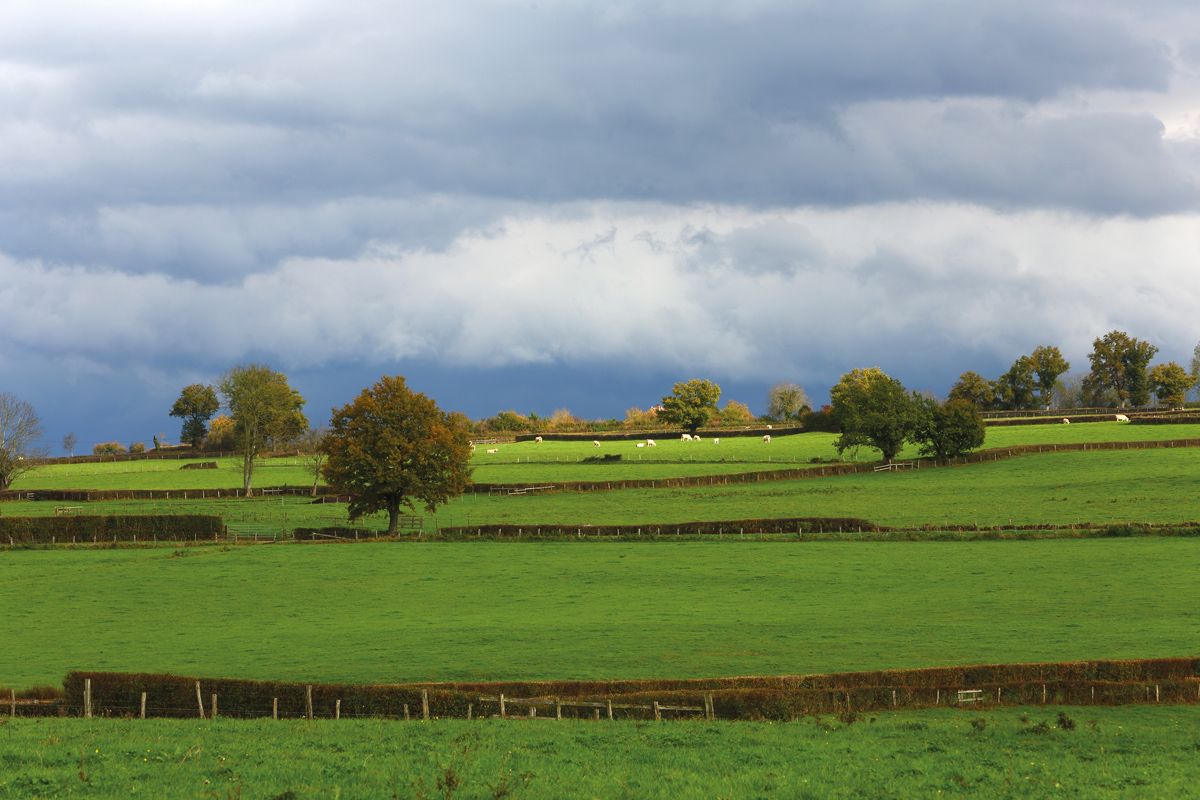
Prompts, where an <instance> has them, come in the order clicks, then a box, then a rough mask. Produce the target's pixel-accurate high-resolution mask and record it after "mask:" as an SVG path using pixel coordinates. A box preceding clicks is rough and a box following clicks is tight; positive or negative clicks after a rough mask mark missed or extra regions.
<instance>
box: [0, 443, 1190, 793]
mask: <svg viewBox="0 0 1200 800" xmlns="http://www.w3.org/2000/svg"><path fill="white" fill-rule="evenodd" d="M1197 432H1198V429H1197V428H1196V427H1194V426H1132V425H1128V424H1124V423H1091V424H1087V425H1071V426H1060V425H1046V426H1014V427H999V428H990V429H989V430H988V440H987V446H988V447H1006V446H1017V445H1022V444H1057V443H1074V442H1083V441H1088V442H1100V441H1141V440H1155V439H1157V440H1164V439H1180V438H1189V437H1192V436H1195V435H1196V434H1197ZM835 439H836V437H835V436H834V435H832V434H819V433H812V434H802V435H799V436H791V437H782V438H780V437H777V438H775V439H773V441H772V442H771V443H770V444H769V445H768V444H764V443H763V442H762V440H761V439H758V438H746V439H722V442H721V444H720V445H714V444H712V442H711V441H703V442H700V443H683V442H680V441H679V440H678V439H674V440H659V446H658V447H656V448H652V449H650V448H636V447H635V446H634V445H635V443H633V442H617V443H605V444H604V446H602V447H601V448H595V447H593V446H592V445H591V444H590V443H588V442H583V443H560V442H544V443H542V444H540V445H538V444H535V443H532V442H531V443H521V444H510V445H500V446H499V453H497V454H492V455H488V454H486V453H484V452H483V450H484V449H485V448H480V449H479V451H478V452H477V453H476V456H475V458H474V463H475V465H476V466H477V470H476V473H475V477H476V480H477V481H480V482H514V483H515V482H524V483H532V482H541V481H546V482H550V481H569V480H583V481H588V480H605V479H607V480H611V481H614V482H615V481H619V480H622V479H632V478H653V479H659V478H668V477H683V476H694V475H708V476H712V478H713V479H712V482H711V483H710V485H708V486H699V487H692V488H683V489H680V488H674V489H662V488H657V489H655V488H652V489H638V490H613V491H604V492H594V493H592V492H586V493H575V492H559V493H550V494H544V495H529V496H519V497H509V496H503V495H494V496H488V495H485V494H469V495H467V496H464V497H463V498H461V499H459V500H456V501H454V502H452V503H450V504H449V505H448V506H445V507H443V508H442V509H440V510H439V512H438V514H437V515H436V517H433V516H429V517H427V519H426V523H425V527H426V530H431V529H433V528H434V527H436V526H439V525H440V526H456V525H461V526H471V525H482V524H485V523H486V524H497V523H507V524H513V525H525V526H528V527H530V528H537V527H540V526H545V527H554V526H559V527H563V528H571V527H572V526H577V527H580V528H582V527H583V526H585V525H589V524H593V525H595V524H605V525H622V526H630V527H631V528H633V527H634V526H638V525H644V526H647V527H646V530H645V531H643V534H644V537H643V539H642V540H641V541H638V542H629V541H611V540H610V541H604V542H603V543H602V544H601V543H597V542H596V540H595V539H593V540H591V541H588V540H586V539H584V540H581V541H575V542H572V541H562V542H539V543H531V542H525V543H521V544H514V543H512V542H491V541H475V542H461V543H454V542H438V541H433V542H430V541H424V542H379V543H363V544H359V545H355V546H348V545H346V546H343V545H336V544H316V545H293V544H287V545H279V546H264V547H231V546H204V545H200V546H189V547H173V546H160V547H143V548H138V547H129V546H122V547H113V548H106V547H97V548H90V547H71V546H67V547H33V548H29V549H19V550H10V549H9V548H7V547H5V548H0V549H3V550H6V551H7V552H6V553H5V554H4V555H3V556H0V608H4V609H5V613H4V614H2V615H0V642H3V646H2V647H0V686H4V687H8V686H12V687H16V688H27V687H31V686H37V685H56V684H59V683H60V682H61V681H62V678H63V676H64V675H65V673H66V672H67V671H68V670H71V669H88V670H106V671H126V672H174V673H178V674H188V675H197V676H205V677H222V676H227V677H238V678H250V679H268V680H271V679H273V680H287V681H317V682H349V683H380V682H412V681H480V680H501V679H503V680H537V679H567V680H570V679H620V678H655V677H667V678H691V677H713V676H736V675H786V674H804V673H820V672H838V671H854V670H875V669H890V668H911V667H930V666H945V665H952V664H981V663H1012V662H1021V661H1066V660H1084V659H1109V658H1114V659H1115V658H1153V657H1169V656H1180V655H1189V654H1193V653H1194V652H1195V646H1196V645H1195V642H1196V639H1195V633H1196V629H1197V613H1198V612H1196V610H1195V608H1194V602H1193V596H1194V590H1195V574H1196V572H1195V567H1194V564H1195V563H1196V561H1197V559H1198V557H1200V539H1194V538H1159V537H1137V538H1122V539H1070V538H1067V539H1054V540H1034V541H1012V540H1002V541H974V542H936V541H921V542H901V541H897V542H862V541H822V542H811V541H809V542H802V543H801V542H782V541H765V542H764V541H759V540H756V539H745V540H743V539H731V538H729V537H726V539H725V540H724V541H722V542H717V541H712V540H705V541H696V540H679V539H659V540H654V539H652V538H650V537H649V536H648V534H649V532H650V526H652V525H653V524H654V523H656V522H684V521H690V520H714V521H715V520H726V519H738V518H769V517H796V516H805V517H863V518H867V519H870V520H872V521H874V522H876V523H879V524H883V525H888V526H894V527H906V526H914V527H915V526H920V525H926V524H938V523H947V524H950V525H974V524H978V525H980V526H993V525H1002V526H1007V525H1009V524H1012V525H1045V526H1059V527H1062V526H1069V525H1071V524H1072V523H1078V522H1096V523H1105V522H1110V521H1115V522H1142V521H1148V522H1151V523H1177V522H1181V521H1184V520H1195V519H1196V518H1197V517H1198V516H1200V514H1197V508H1200V506H1198V503H1197V500H1198V499H1200V497H1198V490H1197V488H1196V484H1195V480H1194V477H1193V476H1194V475H1195V474H1196V473H1197V466H1198V463H1200V449H1197V448H1179V449H1163V450H1127V451H1095V452H1072V453H1043V454H1037V455H1027V456H1021V457H1018V458H1013V459H1008V460H1003V461H995V462H992V463H985V464H979V465H971V466H962V467H954V468H943V469H922V470H920V471H913V472H903V473H880V474H862V475H849V476H840V477H815V478H811V479H807V480H792V481H779V482H762V483H750V484H742V485H732V484H721V483H720V482H719V481H720V476H722V475H725V474H728V473H730V472H746V471H752V470H763V469H774V468H779V467H791V466H793V465H799V464H802V463H811V462H812V460H813V459H821V460H826V459H833V458H836V452H835V450H834V447H833V442H834V440H835ZM610 452H620V453H622V454H623V455H624V459H623V460H622V462H620V463H619V464H603V465H601V464H584V463H582V459H583V458H586V457H588V456H594V455H597V454H604V453H610ZM651 453H652V454H653V455H654V459H653V460H651V459H650V454H651ZM910 454H915V452H914V448H911V447H910V448H909V451H908V452H907V453H904V454H902V455H910ZM847 455H848V457H851V456H850V454H847ZM639 456H640V457H641V461H638V458H639ZM877 457H878V454H877V453H873V452H868V451H867V450H866V449H863V450H861V451H859V453H858V454H857V458H858V459H860V460H863V461H866V460H872V459H875V458H877ZM722 459H724V460H722ZM767 459H770V460H769V461H768V460H767ZM179 465H180V462H178V461H174V462H155V461H142V462H131V463H119V464H98V465H62V464H56V465H50V466H47V467H44V468H43V469H41V470H39V472H38V473H35V474H33V475H30V476H27V477H25V478H23V479H21V480H20V481H19V482H18V483H17V484H16V485H15V486H14V488H16V489H19V490H22V489H23V490H30V491H33V490H37V489H66V490H81V491H86V490H104V489H154V490H163V491H170V492H172V495H173V496H172V499H170V500H165V499H156V500H138V501H113V502H95V503H87V502H84V503H79V504H78V505H80V506H81V507H82V508H83V513H100V514H103V513H217V514H220V515H222V516H223V517H224V518H225V519H226V521H227V522H228V523H230V525H231V527H241V528H242V529H247V528H261V529H272V530H286V529H289V528H294V527H297V526H306V527H321V526H327V525H339V524H344V523H345V521H346V516H345V506H342V505H336V504H323V505H322V504H318V505H312V504H310V503H309V501H308V499H307V498H305V497H301V496H294V495H283V496H276V497H271V498H265V499H258V498H256V499H253V500H246V499H244V498H243V499H229V498H226V497H222V498H220V499H219V500H213V499H204V500H196V499H194V498H189V499H186V500H181V499H180V498H179V497H178V496H177V495H176V494H175V493H176V492H189V493H194V492H195V491H204V492H208V491H210V490H216V489H221V490H224V489H229V488H233V487H236V486H239V485H240V483H241V463H240V461H239V460H237V459H221V460H220V461H219V468H218V469H216V470H186V471H180V470H179V469H178V466H179ZM814 466H817V467H818V468H819V465H814ZM311 481H312V476H311V473H309V472H307V471H306V470H305V468H304V466H303V464H302V462H300V461H298V460H287V459H279V460H270V461H265V462H263V463H262V464H261V465H259V466H258V467H257V468H256V475H255V485H256V486H258V487H263V486H279V485H290V486H310V485H311ZM55 505H56V503H54V502H8V503H4V504H2V505H0V513H3V514H4V515H5V516H17V515H48V514H53V513H54V507H55ZM366 522H367V524H366V527H367V528H368V529H372V528H373V529H376V530H378V529H380V528H382V527H383V526H384V525H385V520H384V518H383V517H382V516H375V517H372V518H369V519H368V520H367V521H366ZM629 533H635V531H634V530H631V531H629ZM0 710H3V706H0ZM1060 710H1061V711H1062V712H1063V713H1064V714H1066V715H1068V716H1069V717H1070V718H1072V719H1073V720H1074V721H1076V722H1077V725H1076V726H1075V728H1074V729H1073V730H1068V729H1067V728H1066V727H1064V726H1063V725H1062V724H1061V721H1060V720H1059V718H1058V713H1059V712H1060ZM1197 749H1200V709H1198V708H1196V707H1191V708H1180V707H1174V708H1172V707H1126V708H1103V707H1089V708H1064V709H1059V708H1058V707H1055V708H1052V709H1041V708H1030V709H997V710H991V711H985V712H979V711H960V710H934V711H905V712H903V713H900V714H878V715H877V717H876V718H875V719H872V720H864V721H862V722H860V723H858V724H852V725H848V724H845V723H844V722H839V721H837V720H834V719H832V718H828V719H821V720H812V719H809V720H804V721H799V722H792V723H787V724H782V725H769V724H754V723H736V724H731V723H708V722H703V721H688V722H683V723H676V722H670V723H644V722H643V723H633V722H628V723H626V722H617V723H601V724H596V723H585V722H563V723H547V722H543V721H537V722H530V721H508V722H499V721H493V720H482V721H475V722H467V721H463V720H435V721H433V722H430V723H418V722H413V723H410V724H405V723H399V722H385V721H380V720H370V721H367V720H358V721H341V722H336V723H335V722H331V721H316V722H310V723H305V722H296V721H289V722H279V723H272V722H269V721H234V720H225V719H217V720H206V721H168V720H150V721H145V722H143V721H134V720H100V719H97V720H73V719H43V720H40V721H39V720H31V719H20V718H17V719H13V720H5V719H4V718H3V717H0V800H2V798H5V797H21V798H26V797H29V798H33V797H51V796H53V797H73V796H79V797H116V796H122V797H124V796H131V795H135V794H146V795H148V796H153V797H156V798H158V797H162V798H172V797H230V798H232V797H242V796H245V797H263V798H275V800H279V799H280V798H288V799H289V800H297V799H298V798H308V797H318V796H321V797H324V796H332V797H347V798H351V797H378V796H380V795H382V796H385V797H386V796H393V797H414V798H417V797H502V796H511V797H532V798H538V797H554V798H559V797H623V796H629V797H639V798H641V797H664V798H665V797H671V798H674V797H693V796H695V797H776V796H787V797H812V798H817V797H820V798H825V797H868V796H889V797H898V798H903V797H930V796H942V795H949V794H953V793H959V794H962V795H970V796H983V797H990V796H1002V795H1003V796H1016V797H1044V796H1047V795H1050V794H1058V793H1066V794H1071V795H1073V796H1077V797H1093V796H1096V797H1099V796H1109V795H1111V794H1116V793H1120V794H1121V795H1123V796H1129V797H1173V796H1187V795H1188V794H1189V793H1192V794H1194V793H1195V792H1194V790H1193V789H1192V788H1191V787H1193V786H1194V785H1195V784H1196V782H1197V780H1198V779H1200V767H1198V766H1196V761H1195V758H1194V755H1195V751H1196V750H1197ZM264 754H269V757H265V755H264ZM439 779H440V784H439ZM448 780H449V783H447V781H448Z"/></svg>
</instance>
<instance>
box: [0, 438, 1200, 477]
mask: <svg viewBox="0 0 1200 800" xmlns="http://www.w3.org/2000/svg"><path fill="white" fill-rule="evenodd" d="M1191 437H1200V428H1198V427H1197V426H1195V425H1130V424H1129V423H1124V422H1094V423H1087V424H1079V425H1023V426H1012V427H996V428H988V432H987V441H986V443H985V447H987V448H994V447H1015V446H1018V445H1025V444H1068V443H1078V442H1130V441H1164V440H1168V439H1186V438H1191ZM836 439H837V435H836V434H832V433H819V432H814V433H803V434H797V435H793V436H782V437H778V436H777V437H774V438H773V439H772V440H771V442H770V444H765V443H764V442H763V441H762V439H761V438H758V437H735V438H728V437H727V438H724V439H722V440H721V443H720V444H719V445H714V444H713V443H712V440H711V439H705V440H703V441H701V442H699V443H691V442H683V441H680V440H679V438H678V437H675V438H671V439H662V440H656V441H657V442H658V446H657V447H654V448H644V447H643V448H638V447H637V442H633V441H618V442H603V443H602V445H601V447H594V446H592V444H591V442H542V443H541V444H538V443H535V442H520V443H512V444H498V445H491V446H486V445H485V446H480V447H479V448H478V449H477V450H476V453H475V455H474V457H473V458H472V460H471V463H472V465H473V466H474V467H475V480H476V481H478V482H480V483H528V482H531V481H548V482H549V481H590V480H622V479H634V478H647V479H659V478H668V477H671V478H673V477H683V476H692V475H724V474H729V473H732V472H749V471H754V470H764V469H782V468H788V467H795V466H801V465H804V464H807V463H810V462H812V460H813V459H820V460H821V461H836V460H839V457H838V454H837V449H836V448H835V446H834V442H835V441H836ZM490 447H494V448H496V449H498V450H499V452H498V453H494V454H489V453H487V452H486V450H487V449H489V448H490ZM610 453H611V454H617V453H619V454H621V456H622V460H621V461H620V462H618V463H612V464H596V463H583V459H585V458H588V457H591V456H596V455H604V454H610ZM915 455H916V447H915V446H913V445H909V446H908V447H907V448H906V449H905V451H904V452H902V453H901V456H902V457H913V456H915ZM855 458H857V460H859V461H874V460H877V459H878V458H879V452H878V451H877V450H874V449H873V448H867V447H864V448H860V449H859V451H858V452H857V454H851V453H849V452H847V453H846V454H845V459H846V460H854V459H855ZM206 460H210V461H216V462H217V464H218V467H217V469H212V470H180V469H179V467H180V466H182V465H183V464H187V463H193V461H176V460H145V461H128V462H116V463H99V464H49V465H46V466H45V467H42V468H41V469H39V470H37V471H36V472H33V473H30V474H28V475H26V476H24V477H22V478H20V479H18V480H17V481H16V482H15V483H14V484H13V488H14V489H15V490H19V491H31V490H38V489H67V490H71V489H80V490H87V489H93V490H110V489H154V490H165V491H176V490H178V491H183V490H215V489H232V488H235V487H240V486H241V485H242V462H241V459H238V458H220V459H203V458H198V459H195V460H194V461H206ZM312 481H313V476H312V473H311V472H309V471H308V470H307V469H306V468H305V466H304V463H303V461H302V460H299V459H293V458H283V459H264V460H263V461H260V462H258V464H257V465H256V466H255V471H254V485H255V486H256V487H263V486H285V485H286V486H297V487H307V486H311V485H312Z"/></svg>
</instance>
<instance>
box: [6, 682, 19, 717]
mask: <svg viewBox="0 0 1200 800" xmlns="http://www.w3.org/2000/svg"><path fill="white" fill-rule="evenodd" d="M8 699H9V701H10V702H11V703H12V706H11V707H10V708H9V710H8V715H9V716H10V717H16V716H17V690H16V689H9V690H8Z"/></svg>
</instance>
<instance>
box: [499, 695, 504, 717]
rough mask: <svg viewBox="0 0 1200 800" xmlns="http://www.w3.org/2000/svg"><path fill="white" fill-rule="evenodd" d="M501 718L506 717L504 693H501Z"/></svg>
mask: <svg viewBox="0 0 1200 800" xmlns="http://www.w3.org/2000/svg"><path fill="white" fill-rule="evenodd" d="M500 719H504V695H500Z"/></svg>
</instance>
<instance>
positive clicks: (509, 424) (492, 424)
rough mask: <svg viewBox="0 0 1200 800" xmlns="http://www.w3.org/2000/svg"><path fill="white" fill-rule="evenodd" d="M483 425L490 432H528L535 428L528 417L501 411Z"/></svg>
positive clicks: (513, 412)
mask: <svg viewBox="0 0 1200 800" xmlns="http://www.w3.org/2000/svg"><path fill="white" fill-rule="evenodd" d="M483 424H484V427H485V428H487V429H488V430H490V431H528V430H531V429H532V427H533V423H532V422H531V421H530V419H529V418H528V417H524V416H521V415H520V414H518V413H517V412H515V411H501V412H500V413H499V414H497V415H496V416H494V417H488V418H487V419H486V420H484V422H483Z"/></svg>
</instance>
